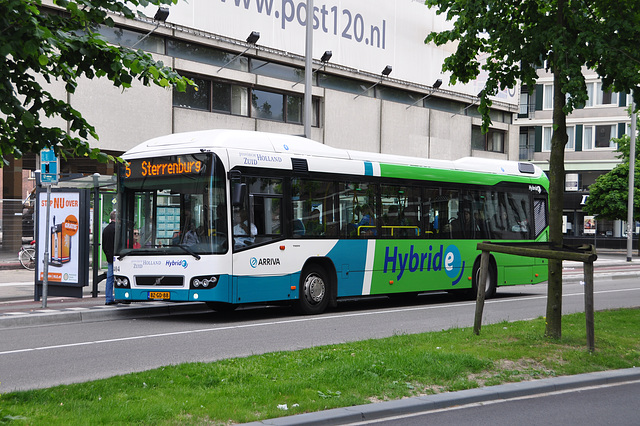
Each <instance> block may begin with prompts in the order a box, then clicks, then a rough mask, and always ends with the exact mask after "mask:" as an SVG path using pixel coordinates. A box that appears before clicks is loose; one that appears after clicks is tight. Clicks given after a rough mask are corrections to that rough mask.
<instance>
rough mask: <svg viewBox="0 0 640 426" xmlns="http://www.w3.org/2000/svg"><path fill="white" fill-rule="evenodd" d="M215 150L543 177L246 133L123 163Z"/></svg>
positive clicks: (140, 151) (506, 166)
mask: <svg viewBox="0 0 640 426" xmlns="http://www.w3.org/2000/svg"><path fill="white" fill-rule="evenodd" d="M215 148H224V149H235V150H246V151H250V152H264V153H279V154H284V155H287V156H295V157H321V158H326V159H342V160H359V161H362V162H375V163H383V164H389V165H396V166H415V167H422V168H430V169H440V170H452V171H454V170H460V171H467V172H478V173H491V174H499V175H503V176H504V175H511V176H521V177H527V178H531V179H537V178H540V177H542V176H544V173H543V171H542V169H540V168H539V167H538V166H536V165H534V164H531V163H523V162H516V161H508V160H498V159H487V158H478V157H464V158H460V159H458V160H453V161H450V160H434V159H428V158H420V157H408V156H399V155H391V154H381V153H374V152H365V151H354V150H344V149H340V148H334V147H331V146H328V145H325V144H322V143H319V142H316V141H313V140H311V139H307V138H304V137H301V136H293V135H284V134H276V133H266V132H256V131H247V130H225V129H215V130H203V131H195V132H185V133H174V134H170V135H166V136H160V137H157V138H154V139H150V140H148V141H146V142H143V143H141V144H140V145H138V146H136V147H134V148H132V149H130V150H129V151H127V152H126V153H125V154H124V155H123V156H122V157H123V158H124V159H125V160H126V159H135V158H143V157H149V156H158V155H176V154H183V153H189V152H201V151H202V150H210V149H215Z"/></svg>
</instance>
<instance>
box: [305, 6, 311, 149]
mask: <svg viewBox="0 0 640 426" xmlns="http://www.w3.org/2000/svg"><path fill="white" fill-rule="evenodd" d="M312 57H313V0H307V37H306V47H305V51H304V136H305V137H307V138H310V137H311V112H312V111H311V108H312V107H311V92H312V89H313V88H312V87H311V81H312V80H311V77H312V74H313V69H312V66H313V63H312V60H311V58H312Z"/></svg>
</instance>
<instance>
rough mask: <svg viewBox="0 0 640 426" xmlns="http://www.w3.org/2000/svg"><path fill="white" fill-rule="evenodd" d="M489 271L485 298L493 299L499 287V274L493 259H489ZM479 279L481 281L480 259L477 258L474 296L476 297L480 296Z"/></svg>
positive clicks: (474, 268) (474, 273)
mask: <svg viewBox="0 0 640 426" xmlns="http://www.w3.org/2000/svg"><path fill="white" fill-rule="evenodd" d="M487 272H488V274H487V281H486V283H485V287H484V298H485V299H491V298H492V297H493V296H495V294H496V289H497V287H498V274H497V272H496V267H495V263H494V262H493V261H489V270H488V271H487ZM478 281H480V259H477V260H476V262H475V263H474V264H473V281H472V286H473V287H472V296H473V297H474V298H476V297H477V296H478Z"/></svg>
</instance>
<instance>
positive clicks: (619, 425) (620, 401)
mask: <svg viewBox="0 0 640 426" xmlns="http://www.w3.org/2000/svg"><path fill="white" fill-rule="evenodd" d="M638 404H640V381H634V382H631V383H618V384H615V385H603V386H591V387H588V388H579V389H572V390H568V391H562V392H552V393H544V394H540V395H535V396H527V397H521V398H513V399H497V400H494V401H490V402H485V403H476V404H469V405H464V406H459V407H451V408H446V409H441V410H433V411H430V412H424V413H415V414H412V415H407V416H397V417H392V418H387V419H385V420H382V421H371V422H361V423H352V424H357V425H374V424H375V425H376V426H390V425H402V426H422V425H429V426H439V425H443V426H444V425H447V426H449V425H473V426H484V425H486V426H513V425H519V426H528V425H531V426H538V425H566V426H570V425H580V426H590V425H616V426H637V425H638V424H639V422H640V418H639V417H638Z"/></svg>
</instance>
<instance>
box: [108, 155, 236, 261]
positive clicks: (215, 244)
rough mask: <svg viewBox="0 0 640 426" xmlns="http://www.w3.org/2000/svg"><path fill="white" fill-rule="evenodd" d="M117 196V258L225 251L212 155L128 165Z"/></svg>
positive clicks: (218, 173)
mask: <svg viewBox="0 0 640 426" xmlns="http://www.w3.org/2000/svg"><path fill="white" fill-rule="evenodd" d="M118 192H119V201H118V208H117V209H116V210H117V214H118V220H117V222H116V229H117V234H116V243H115V245H116V247H115V248H116V250H115V253H116V255H117V256H127V255H129V254H136V255H138V254H140V255H144V254H150V255H157V254H185V253H187V254H190V255H193V256H195V257H199V255H201V254H223V253H226V252H227V250H228V244H227V209H226V202H225V200H226V195H225V174H224V168H223V166H222V163H221V162H220V160H219V159H218V157H216V156H215V155H214V154H210V153H199V154H187V155H174V156H168V157H154V158H146V159H135V160H129V162H128V164H127V165H126V166H125V167H123V169H122V171H121V173H120V179H119V191H118Z"/></svg>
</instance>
